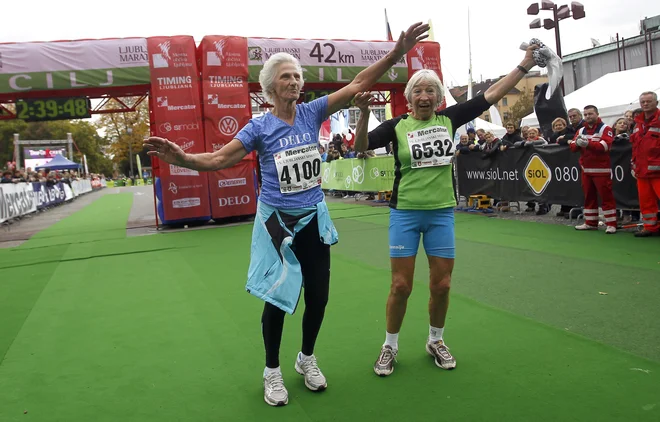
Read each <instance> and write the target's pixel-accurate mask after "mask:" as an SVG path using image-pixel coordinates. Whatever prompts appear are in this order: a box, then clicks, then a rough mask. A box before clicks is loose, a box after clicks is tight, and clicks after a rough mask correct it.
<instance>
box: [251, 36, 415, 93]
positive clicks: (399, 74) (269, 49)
mask: <svg viewBox="0 0 660 422" xmlns="http://www.w3.org/2000/svg"><path fill="white" fill-rule="evenodd" d="M393 47H394V42H390V41H383V42H367V41H335V40H293V39H285V40H282V39H270V38H248V68H249V73H250V77H249V80H250V81H251V82H252V81H258V79H259V71H260V70H261V68H262V67H263V64H264V63H265V62H266V60H268V59H269V58H270V57H271V56H272V55H273V54H276V53H280V52H285V53H289V54H291V55H292V56H294V57H295V58H297V59H298V61H300V64H301V66H302V67H303V73H304V75H303V78H304V79H305V82H349V81H351V80H352V79H353V78H355V76H357V74H358V73H360V71H362V70H363V69H365V68H366V67H368V66H370V65H371V64H373V63H375V62H377V61H378V60H380V59H381V58H383V57H384V56H385V55H386V54H387V53H389V51H390V50H391V49H392V48H393ZM407 80H408V64H407V62H406V58H405V57H403V58H402V59H401V60H400V61H399V63H397V64H396V65H395V66H393V67H392V68H391V69H390V72H388V73H387V75H385V76H383V78H381V80H380V81H381V82H389V83H395V82H397V83H405V82H406V81H407Z"/></svg>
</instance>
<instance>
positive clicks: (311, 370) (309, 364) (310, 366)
mask: <svg viewBox="0 0 660 422" xmlns="http://www.w3.org/2000/svg"><path fill="white" fill-rule="evenodd" d="M300 365H301V366H302V367H303V368H304V370H305V373H306V374H308V375H309V376H311V377H318V376H320V375H321V370H320V369H319V367H318V365H317V364H316V357H315V356H311V357H309V358H307V359H301V360H300Z"/></svg>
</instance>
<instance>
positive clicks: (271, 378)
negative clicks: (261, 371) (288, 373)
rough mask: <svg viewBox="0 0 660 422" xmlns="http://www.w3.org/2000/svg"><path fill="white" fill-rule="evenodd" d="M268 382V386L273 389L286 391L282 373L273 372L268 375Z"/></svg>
mask: <svg viewBox="0 0 660 422" xmlns="http://www.w3.org/2000/svg"><path fill="white" fill-rule="evenodd" d="M266 382H267V383H268V386H269V387H270V388H271V390H273V391H284V379H282V374H279V373H276V372H275V373H272V374H268V375H266Z"/></svg>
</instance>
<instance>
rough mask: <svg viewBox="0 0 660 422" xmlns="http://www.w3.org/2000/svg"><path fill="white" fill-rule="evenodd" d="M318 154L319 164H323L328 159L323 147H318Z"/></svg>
mask: <svg viewBox="0 0 660 422" xmlns="http://www.w3.org/2000/svg"><path fill="white" fill-rule="evenodd" d="M319 154H321V162H325V161H326V160H327V159H328V153H327V152H325V148H324V147H323V145H319Z"/></svg>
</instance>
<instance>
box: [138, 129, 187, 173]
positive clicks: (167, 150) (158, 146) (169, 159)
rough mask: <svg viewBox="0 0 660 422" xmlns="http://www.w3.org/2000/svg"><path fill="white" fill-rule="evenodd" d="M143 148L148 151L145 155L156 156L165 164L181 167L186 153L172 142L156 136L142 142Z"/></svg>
mask: <svg viewBox="0 0 660 422" xmlns="http://www.w3.org/2000/svg"><path fill="white" fill-rule="evenodd" d="M144 146H145V147H147V148H148V149H149V151H147V155H150V156H154V155H155V156H156V157H158V158H159V159H161V160H163V161H165V162H166V163H170V164H176V165H179V166H180V165H182V164H183V163H185V161H186V153H185V152H184V151H183V150H182V149H181V148H180V147H179V146H178V145H177V144H175V143H174V142H172V141H170V140H167V139H165V138H160V137H158V136H151V137H149V138H148V139H145V140H144Z"/></svg>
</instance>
